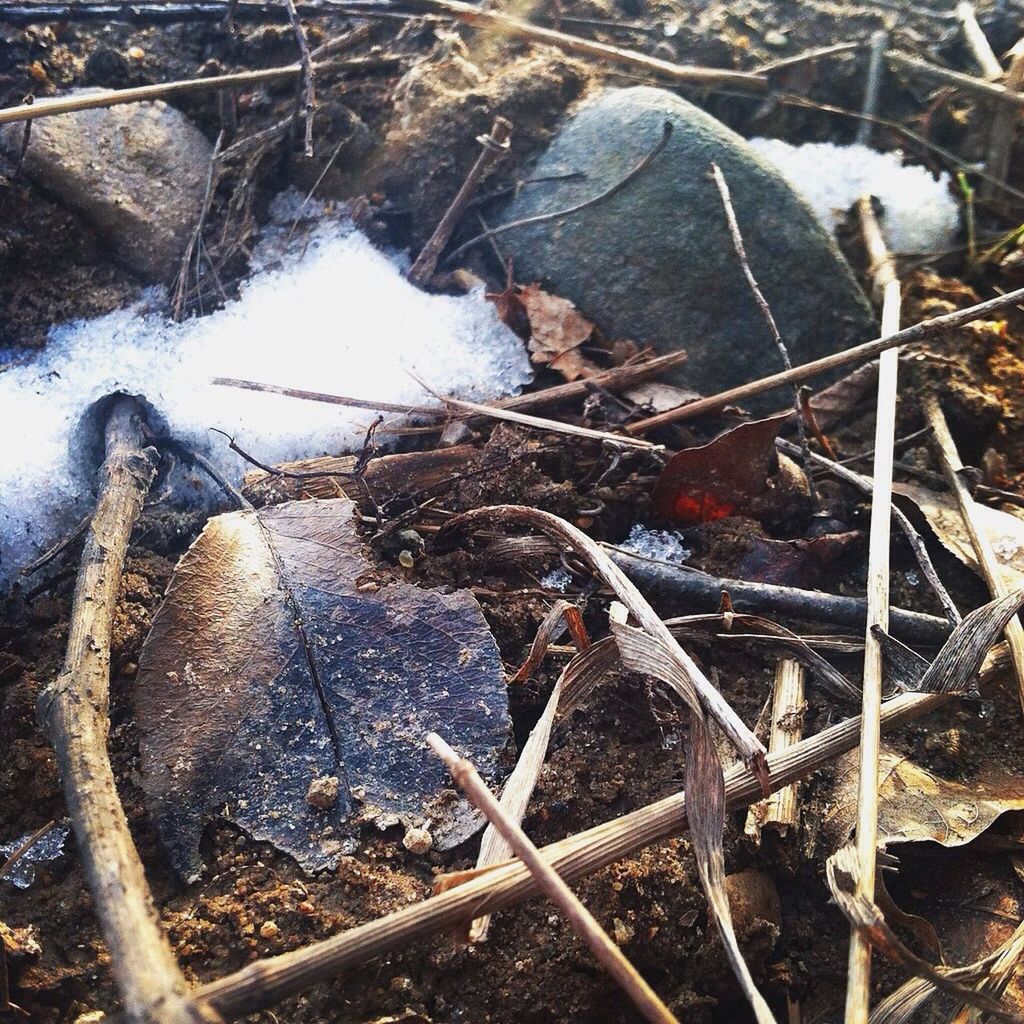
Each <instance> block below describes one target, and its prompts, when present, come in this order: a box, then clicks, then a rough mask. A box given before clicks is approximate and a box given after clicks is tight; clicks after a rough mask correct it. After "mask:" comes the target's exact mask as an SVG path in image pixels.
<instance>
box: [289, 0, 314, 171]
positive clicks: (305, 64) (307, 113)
mask: <svg viewBox="0 0 1024 1024" xmlns="http://www.w3.org/2000/svg"><path fill="white" fill-rule="evenodd" d="M284 5H285V7H287V8H288V21H289V22H290V23H291V26H292V32H294V33H295V42H296V44H297V45H298V47H299V63H300V64H301V65H302V117H303V120H304V121H305V124H306V138H305V145H304V147H303V150H304V152H305V155H306V157H307V158H308V157H311V156H312V155H313V115H314V114H315V112H316V70H315V68H314V66H313V58H312V56H311V55H310V52H309V40H307V39H306V30H305V29H304V28H303V27H302V22H301V21H299V12H298V11H297V10H296V9H295V0H284Z"/></svg>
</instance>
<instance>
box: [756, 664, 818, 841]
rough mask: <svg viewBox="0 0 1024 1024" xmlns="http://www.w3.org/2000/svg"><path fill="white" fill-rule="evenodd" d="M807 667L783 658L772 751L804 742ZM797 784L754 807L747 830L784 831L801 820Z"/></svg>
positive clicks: (779, 666) (778, 669)
mask: <svg viewBox="0 0 1024 1024" xmlns="http://www.w3.org/2000/svg"><path fill="white" fill-rule="evenodd" d="M804 707H805V704H804V667H803V665H801V664H800V662H799V661H796V660H795V659H794V658H779V660H778V662H777V664H776V666H775V686H774V688H773V691H772V727H771V736H770V738H769V740H768V754H769V756H771V755H772V754H781V753H782V752H783V751H784V750H789V748H790V747H792V746H794V745H795V744H797V743H799V742H800V739H801V735H802V733H803V714H804ZM798 792H799V791H798V788H797V784H796V783H795V782H794V783H791V784H790V785H788V786H783V788H782V789H777V790H776V791H775V792H774V793H773V794H772V795H771V796H770V797H769V798H768V799H767V800H764V801H761V802H760V803H758V804H755V805H754V806H752V807H751V808H750V811H749V813H748V815H747V825H746V831H747V833H748V834H751V835H755V836H756V835H758V834H760V831H761V829H762V828H763V827H765V826H772V827H773V828H777V829H779V830H780V831H782V832H786V831H788V830H789V829H791V828H795V827H796V826H797V825H798V824H799V823H800V804H799V799H798Z"/></svg>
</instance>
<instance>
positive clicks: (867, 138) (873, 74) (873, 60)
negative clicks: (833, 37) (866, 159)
mask: <svg viewBox="0 0 1024 1024" xmlns="http://www.w3.org/2000/svg"><path fill="white" fill-rule="evenodd" d="M888 45H889V33H888V32H886V31H885V29H879V30H878V31H877V32H872V33H871V57H870V60H869V61H868V77H867V82H866V83H865V85H864V104H863V106H862V107H861V114H862V115H863V120H862V121H861V122H860V124H859V125H858V126H857V142H859V143H860V144H861V145H862V146H867V145H868V144H870V142H871V129H872V128H873V127H874V124H873V119H874V116H875V114H877V113H878V94H879V93H880V92H881V89H882V76H883V75H884V74H885V50H886V47H887V46H888Z"/></svg>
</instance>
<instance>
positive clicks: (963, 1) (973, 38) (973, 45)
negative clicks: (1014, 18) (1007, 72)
mask: <svg viewBox="0 0 1024 1024" xmlns="http://www.w3.org/2000/svg"><path fill="white" fill-rule="evenodd" d="M956 20H957V21H959V22H960V31H961V32H963V34H964V42H965V43H966V44H967V49H968V50H970V51H971V56H972V57H973V58H974V63H975V64H977V65H978V69H979V70H980V71H981V77H982V78H984V79H985V80H986V81H987V82H998V81H999V79H1000V78H1002V77H1003V66H1002V65H1001V64H1000V63H999V58H998V57H996V55H995V54H994V53H993V52H992V46H991V44H990V43H989V41H988V39H986V38H985V33H984V32H982V30H981V26H980V25H979V24H978V16H977V15H976V14H975V13H974V4H971V3H968V2H967V0H960V3H958V4H957V5H956Z"/></svg>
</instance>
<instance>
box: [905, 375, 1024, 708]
mask: <svg viewBox="0 0 1024 1024" xmlns="http://www.w3.org/2000/svg"><path fill="white" fill-rule="evenodd" d="M924 410H925V416H926V417H927V419H928V422H929V424H931V428H932V436H933V438H934V441H935V448H936V451H937V452H938V455H939V461H940V462H941V463H942V472H943V475H944V476H945V478H946V484H947V485H948V486H949V489H950V491H952V492H953V497H954V498H956V503H957V506H958V507H959V509H960V515H961V516H962V518H963V521H964V526H965V527H966V528H967V533H968V535H969V536H970V538H971V544H972V545H973V546H974V553H975V555H976V556H977V559H978V567H979V569H980V570H981V574H982V576H983V577H984V578H985V582H986V583H987V584H988V589H989V593H991V595H992V596H993V597H1004V596H1005V595H1006V594H1008V593H1009V592H1010V588H1009V587H1008V586H1007V583H1006V580H1005V579H1004V577H1003V570H1002V566H1001V565H1000V564H999V560H998V559H997V558H996V553H995V551H994V550H993V549H992V541H991V540H990V539H989V537H988V534H986V533H985V530H984V528H983V527H982V526H981V524H980V523H979V522H978V516H977V512H976V510H975V504H974V499H973V498H972V497H971V492H970V490H968V487H967V484H966V483H965V482H964V478H963V475H962V470H963V468H964V464H963V463H962V462H961V461H960V455H959V453H958V452H957V450H956V442H955V441H954V440H953V435H952V434H951V433H950V432H949V425H948V424H947V423H946V417H945V415H944V414H943V412H942V407H941V406H940V405H939V402H938V399H937V398H935V396H934V395H928V396H927V397H926V398H925V406H924ZM1006 642H1007V644H1008V645H1009V648H1010V656H1011V658H1012V659H1013V668H1014V673H1015V674H1016V676H1017V685H1018V687H1019V690H1020V701H1021V708H1022V709H1024V626H1022V625H1021V622H1020V618H1019V617H1018V616H1016V615H1015V616H1014V617H1013V618H1012V619H1010V621H1009V622H1008V623H1007V626H1006Z"/></svg>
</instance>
